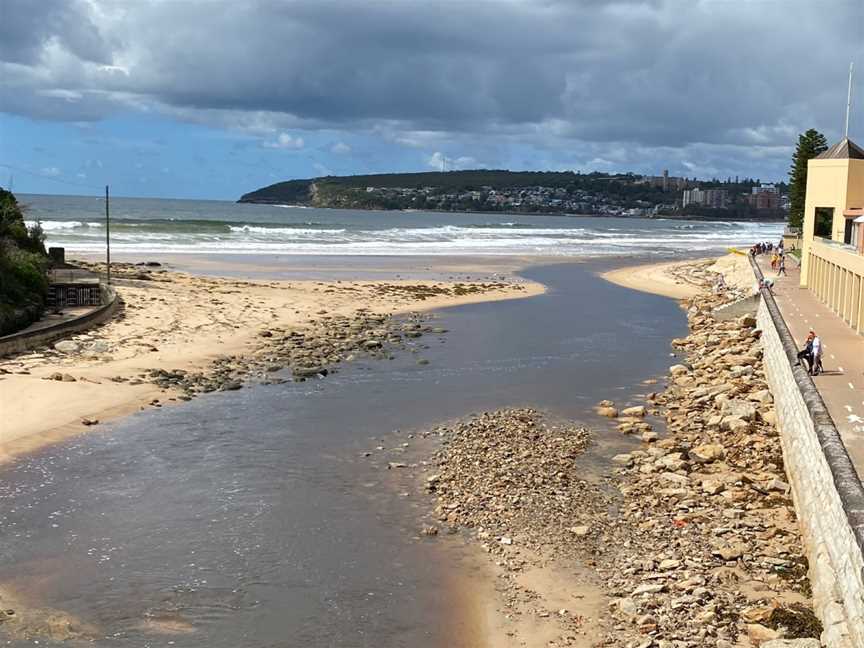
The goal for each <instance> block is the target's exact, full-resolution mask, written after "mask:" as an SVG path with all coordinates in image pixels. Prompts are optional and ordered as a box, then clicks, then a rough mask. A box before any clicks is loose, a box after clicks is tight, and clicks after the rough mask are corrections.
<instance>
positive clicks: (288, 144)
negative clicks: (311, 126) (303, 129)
mask: <svg viewBox="0 0 864 648" xmlns="http://www.w3.org/2000/svg"><path fill="white" fill-rule="evenodd" d="M263 146H264V147H265V148H274V149H293V150H295V151H297V150H300V149H302V148H303V146H304V142H303V138H302V137H293V136H292V135H290V134H289V133H284V132H283V133H279V136H278V137H277V138H276V139H275V140H272V141H270V142H264V144H263Z"/></svg>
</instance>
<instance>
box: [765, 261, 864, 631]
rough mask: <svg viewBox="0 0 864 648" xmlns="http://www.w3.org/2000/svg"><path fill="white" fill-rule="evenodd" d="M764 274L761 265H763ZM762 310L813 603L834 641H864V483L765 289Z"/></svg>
mask: <svg viewBox="0 0 864 648" xmlns="http://www.w3.org/2000/svg"><path fill="white" fill-rule="evenodd" d="M757 275H760V278H761V273H759V272H758V269H757ZM761 292H762V299H761V302H760V304H759V310H758V313H757V323H758V326H759V328H760V329H761V330H762V345H763V350H764V363H765V373H766V376H767V378H768V382H769V385H770V387H771V391H772V393H773V395H774V400H775V403H776V409H777V415H778V425H779V428H780V438H781V442H782V445H783V457H784V461H785V464H786V474H787V476H788V478H789V482H790V484H791V486H792V494H793V497H794V500H795V508H796V510H797V512H798V519H799V521H800V524H801V527H802V533H803V536H804V542H805V548H806V552H807V557H808V560H809V562H810V581H811V583H812V586H813V603H814V607H815V609H816V613H817V615H818V616H819V618H820V619H821V620H822V623H823V625H824V628H825V629H824V632H823V634H822V643H823V644H824V645H825V646H828V647H829V648H856V647H857V648H860V647H862V646H864V488H862V485H861V481H860V479H859V478H858V474H857V473H856V471H855V468H854V466H853V465H852V462H851V460H850V458H849V455H848V453H847V452H846V448H845V447H844V445H843V442H842V440H841V438H840V434H839V432H838V431H837V428H836V427H835V425H834V421H833V420H832V419H831V416H830V414H829V413H828V410H827V408H826V407H825V403H824V402H823V400H822V397H821V396H820V395H819V392H818V391H817V390H816V387H815V385H814V384H813V381H812V379H811V378H810V376H809V375H808V374H807V372H806V371H805V370H804V368H803V367H796V366H794V362H795V355H796V352H797V349H796V346H795V342H794V340H793V338H792V336H791V334H790V333H789V329H788V328H787V327H786V323H785V321H784V320H783V317H782V315H781V314H780V311H779V309H778V308H777V304H776V303H775V302H774V298H773V296H772V295H771V294H770V293H769V292H768V291H767V290H765V289H763V290H762V291H761Z"/></svg>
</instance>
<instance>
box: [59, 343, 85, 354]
mask: <svg viewBox="0 0 864 648" xmlns="http://www.w3.org/2000/svg"><path fill="white" fill-rule="evenodd" d="M80 348H81V347H80V346H79V345H78V343H77V342H73V341H72V340H61V341H60V342H57V343H56V344H55V345H54V349H55V350H57V351H59V352H60V353H76V352H77V351H78V350H79V349H80Z"/></svg>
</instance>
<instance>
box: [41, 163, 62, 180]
mask: <svg viewBox="0 0 864 648" xmlns="http://www.w3.org/2000/svg"><path fill="white" fill-rule="evenodd" d="M60 174H61V171H60V169H58V168H57V167H55V166H50V167H44V168H43V169H42V175H44V176H48V177H49V178H56V177H57V176H59V175H60Z"/></svg>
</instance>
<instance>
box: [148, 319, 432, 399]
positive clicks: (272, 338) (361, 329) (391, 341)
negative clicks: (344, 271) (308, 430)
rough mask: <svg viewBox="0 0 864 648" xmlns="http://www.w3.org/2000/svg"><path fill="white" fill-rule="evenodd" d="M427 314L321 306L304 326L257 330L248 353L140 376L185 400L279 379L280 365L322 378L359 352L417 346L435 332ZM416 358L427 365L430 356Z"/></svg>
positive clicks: (377, 353)
mask: <svg viewBox="0 0 864 648" xmlns="http://www.w3.org/2000/svg"><path fill="white" fill-rule="evenodd" d="M429 318H430V316H428V315H421V314H418V313H412V314H409V315H407V316H405V317H400V318H393V317H390V316H388V315H379V314H375V313H371V312H368V311H366V310H361V311H359V312H357V313H355V314H353V315H351V316H345V315H330V314H328V313H327V311H322V313H320V314H319V317H318V318H317V319H316V320H314V321H313V322H312V323H311V324H310V325H309V326H308V327H305V328H303V329H294V330H286V329H280V328H276V327H271V328H269V329H266V330H264V331H260V332H259V333H258V335H257V338H258V339H259V340H260V342H259V344H260V346H259V347H258V348H257V349H256V350H255V351H254V352H253V353H252V354H249V355H242V356H240V355H233V356H223V357H220V358H217V359H216V360H215V361H214V362H213V363H212V364H211V366H210V367H209V368H208V369H207V370H205V371H185V370H182V369H174V370H171V369H151V370H149V371H148V372H147V373H145V374H143V375H141V376H139V378H140V379H143V380H147V381H149V382H151V383H154V384H156V385H158V386H159V387H162V388H163V389H166V390H179V391H180V392H181V393H182V395H183V396H184V398H185V399H189V398H193V397H195V396H196V395H198V394H203V393H209V392H214V391H231V390H236V389H240V388H241V387H242V385H243V383H244V382H247V381H250V380H252V381H258V382H263V383H267V384H272V383H278V382H282V381H283V379H282V378H280V377H279V375H278V374H279V372H280V371H281V370H283V369H285V370H289V371H290V373H291V376H292V377H293V379H294V380H296V381H305V380H312V379H318V378H323V377H325V376H328V375H329V374H331V373H333V372H334V371H335V368H334V367H335V366H336V365H338V364H339V363H341V362H346V361H355V360H356V359H357V358H358V357H367V358H372V359H386V358H389V357H391V354H392V352H393V351H395V350H403V349H414V348H416V346H417V343H416V342H415V340H417V339H418V338H422V336H424V335H428V334H430V333H431V332H432V331H433V328H432V327H431V326H429V324H428V323H427V320H428V319H429ZM439 330H441V331H443V329H439ZM417 363H418V364H428V360H426V359H419V360H418V361H417Z"/></svg>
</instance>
